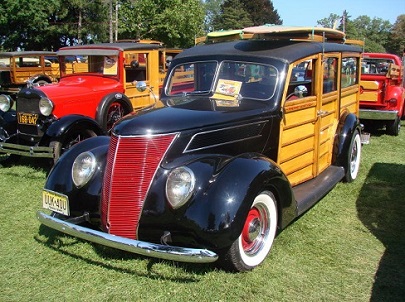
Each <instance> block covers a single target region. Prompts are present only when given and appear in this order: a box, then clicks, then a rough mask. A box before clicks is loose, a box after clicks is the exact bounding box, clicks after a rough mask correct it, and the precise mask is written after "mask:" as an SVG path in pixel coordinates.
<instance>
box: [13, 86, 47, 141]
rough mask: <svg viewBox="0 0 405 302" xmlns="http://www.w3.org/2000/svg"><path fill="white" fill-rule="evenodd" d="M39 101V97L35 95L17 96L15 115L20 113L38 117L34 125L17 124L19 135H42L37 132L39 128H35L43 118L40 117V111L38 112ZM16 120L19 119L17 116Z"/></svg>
mask: <svg viewBox="0 0 405 302" xmlns="http://www.w3.org/2000/svg"><path fill="white" fill-rule="evenodd" d="M39 100H40V96H38V95H36V94H29V95H25V94H19V95H18V102H16V109H17V115H18V114H21V113H25V114H27V113H32V114H36V115H37V116H38V120H37V122H36V124H28V123H26V124H23V123H18V130H19V131H20V132H21V133H24V134H29V135H35V136H37V135H42V134H43V133H42V132H40V131H39V128H38V127H37V124H39V123H40V120H41V117H42V118H43V116H42V115H41V113H40V111H39V107H38V104H39ZM17 118H19V117H18V116H17Z"/></svg>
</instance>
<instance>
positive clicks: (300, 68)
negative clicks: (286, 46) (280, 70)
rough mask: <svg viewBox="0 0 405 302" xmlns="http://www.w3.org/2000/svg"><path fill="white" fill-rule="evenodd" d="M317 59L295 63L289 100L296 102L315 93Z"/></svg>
mask: <svg viewBox="0 0 405 302" xmlns="http://www.w3.org/2000/svg"><path fill="white" fill-rule="evenodd" d="M315 66H316V59H306V60H304V61H298V62H296V63H293V66H292V73H291V78H290V82H289V85H288V90H287V100H295V99H297V98H302V97H306V96H313V95H314V93H315V88H314V85H315V81H314V76H315Z"/></svg>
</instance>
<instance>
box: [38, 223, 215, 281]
mask: <svg viewBox="0 0 405 302" xmlns="http://www.w3.org/2000/svg"><path fill="white" fill-rule="evenodd" d="M34 239H35V240H36V241H37V242H38V243H41V244H43V245H45V246H46V247H48V248H50V249H52V250H55V251H57V252H59V253H62V254H64V255H67V256H69V257H72V258H74V259H79V260H81V261H84V262H86V263H89V264H91V265H95V266H100V267H104V268H106V269H110V270H114V271H116V272H120V273H126V274H134V275H138V276H141V277H147V278H151V279H157V280H171V281H173V282H180V283H192V282H198V281H200V279H199V278H198V276H203V275H205V274H206V273H207V272H210V271H212V270H214V269H215V267H214V266H212V264H211V265H210V264H192V263H180V262H175V261H169V260H162V259H156V258H149V257H146V256H142V255H138V254H133V253H130V252H126V251H121V250H118V249H113V248H110V247H106V246H102V245H99V244H96V243H91V242H88V241H85V240H82V239H80V238H75V237H71V236H69V235H64V234H62V233H60V232H58V231H55V230H53V229H50V228H48V227H46V226H44V225H41V226H40V227H39V231H38V235H36V236H34ZM79 242H86V243H88V244H91V245H92V246H93V248H94V250H95V252H96V253H97V254H98V255H99V256H100V258H102V260H101V261H100V260H95V259H91V258H89V257H86V256H84V255H81V254H78V253H75V251H74V249H73V248H70V247H69V246H74V245H76V244H77V243H79ZM134 259H139V260H145V259H146V260H147V261H148V263H147V267H146V271H145V270H144V269H143V267H136V266H132V265H131V266H128V267H125V266H126V265H125V262H127V261H131V260H134ZM110 260H119V262H120V264H123V266H119V265H114V264H113V263H112V262H111V261H110ZM160 264H164V265H167V266H170V267H175V268H178V269H180V270H181V271H183V272H184V274H182V273H180V274H176V275H175V276H168V274H167V268H166V269H164V271H162V272H161V271H159V265H160Z"/></svg>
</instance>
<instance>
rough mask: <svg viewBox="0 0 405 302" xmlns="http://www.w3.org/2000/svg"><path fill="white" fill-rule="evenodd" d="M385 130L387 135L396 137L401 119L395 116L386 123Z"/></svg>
mask: <svg viewBox="0 0 405 302" xmlns="http://www.w3.org/2000/svg"><path fill="white" fill-rule="evenodd" d="M386 130H387V134H389V135H394V136H398V134H399V130H401V119H400V118H399V117H398V116H397V117H396V118H395V120H393V121H389V122H387V125H386Z"/></svg>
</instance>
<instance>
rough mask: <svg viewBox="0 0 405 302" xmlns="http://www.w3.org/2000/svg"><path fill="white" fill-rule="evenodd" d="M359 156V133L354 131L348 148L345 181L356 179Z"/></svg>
mask: <svg viewBox="0 0 405 302" xmlns="http://www.w3.org/2000/svg"><path fill="white" fill-rule="evenodd" d="M360 154H361V139H360V133H359V131H358V130H356V131H355V132H354V133H353V136H352V140H351V142H350V148H349V150H348V156H347V163H346V167H345V170H346V174H345V181H346V182H352V181H353V180H355V179H356V177H357V174H358V173H359V168H360Z"/></svg>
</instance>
